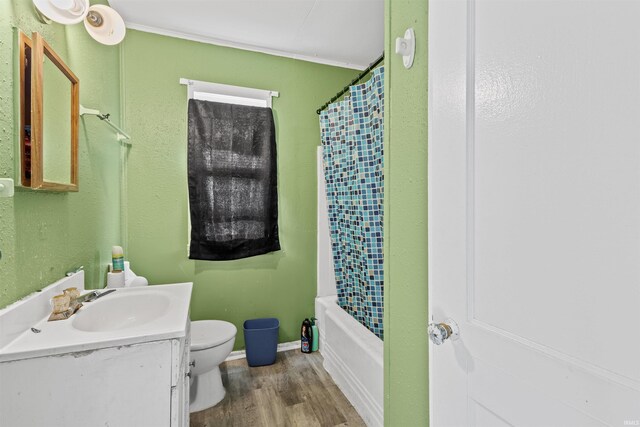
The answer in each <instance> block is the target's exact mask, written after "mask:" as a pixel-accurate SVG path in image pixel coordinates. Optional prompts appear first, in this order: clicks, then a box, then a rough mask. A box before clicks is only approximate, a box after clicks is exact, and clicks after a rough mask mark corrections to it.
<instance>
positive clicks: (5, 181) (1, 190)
mask: <svg viewBox="0 0 640 427" xmlns="http://www.w3.org/2000/svg"><path fill="white" fill-rule="evenodd" d="M0 197H13V179H11V178H0Z"/></svg>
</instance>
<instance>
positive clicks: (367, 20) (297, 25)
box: [109, 0, 384, 69]
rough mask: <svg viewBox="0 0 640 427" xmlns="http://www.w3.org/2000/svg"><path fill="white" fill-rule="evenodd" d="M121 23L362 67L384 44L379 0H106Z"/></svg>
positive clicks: (134, 27) (224, 44)
mask: <svg viewBox="0 0 640 427" xmlns="http://www.w3.org/2000/svg"><path fill="white" fill-rule="evenodd" d="M109 3H110V5H111V6H112V7H113V8H114V9H116V10H117V11H118V12H119V13H120V14H121V15H122V17H123V18H124V20H125V22H126V24H127V28H132V29H136V30H142V31H147V32H152V33H159V34H165V35H169V36H174V37H179V38H185V39H189V40H196V41H201V42H205V43H212V44H217V45H222V46H231V47H236V48H240V49H247V50H252V51H259V52H266V53H271V54H274V55H280V56H286V57H291V58H297V59H301V60H306V61H312V62H320V63H325V64H331V65H338V66H343V67H349V68H356V69H363V68H365V67H367V66H368V65H369V64H370V63H371V62H373V61H374V60H375V59H376V58H378V57H379V56H380V55H381V54H382V51H383V45H384V0H200V1H194V0H110V1H109Z"/></svg>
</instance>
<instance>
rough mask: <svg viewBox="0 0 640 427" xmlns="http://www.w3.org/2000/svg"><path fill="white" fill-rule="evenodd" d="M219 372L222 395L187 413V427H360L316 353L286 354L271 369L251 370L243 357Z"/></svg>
mask: <svg viewBox="0 0 640 427" xmlns="http://www.w3.org/2000/svg"><path fill="white" fill-rule="evenodd" d="M220 371H221V372H222V382H223V383H224V386H225V388H226V389H227V395H226V396H225V398H224V400H223V401H222V402H220V403H218V404H217V405H216V406H214V407H213V408H209V409H206V410H204V411H200V412H196V413H193V414H191V427H214V426H215V427H219V426H220V427H222V426H225V427H226V426H229V427H231V426H238V427H254V426H255V427H272V426H274V427H279V426H305V427H306V426H322V427H330V426H331V427H334V426H341V427H346V426H350V427H351V426H362V427H364V426H365V424H364V422H363V421H362V419H361V418H360V416H359V415H358V413H357V412H356V410H355V409H354V408H353V406H351V404H350V403H349V401H348V400H347V398H346V397H344V395H343V394H342V392H341V391H340V389H338V386H336V384H335V383H334V382H333V380H332V379H331V377H330V376H329V374H328V373H327V372H326V371H325V370H324V368H323V367H322V356H321V355H320V353H318V352H315V353H312V354H303V353H301V352H300V351H299V350H291V351H285V352H282V353H278V358H277V360H276V363H275V364H274V365H271V366H261V367H256V368H250V367H249V366H248V365H247V361H246V359H239V360H233V361H230V362H225V363H223V364H222V365H220Z"/></svg>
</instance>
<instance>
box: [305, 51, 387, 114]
mask: <svg viewBox="0 0 640 427" xmlns="http://www.w3.org/2000/svg"><path fill="white" fill-rule="evenodd" d="M383 60H384V53H383V54H382V55H380V57H379V58H378V59H376V60H375V61H373V62H372V63H371V64H369V66H368V67H367V68H366V69H365V70H364V71H362V72H361V73H360V74H358V77H356V78H355V79H353V80H352V81H351V83H349V84H348V85H347V86H345V87H344V89H342V90H341V91H340V92H338V93H337V94H336V96H334V97H333V98H331V99H330V100H329V101H327V103H326V104H324V105H323V106H322V107H320V108H318V109H317V110H316V113H318V115H320V113H321V112H322V110H324V109H325V108H327V107H328V106H329V104H331V103H333V102H334V101H336V100H337V99H338V98H340V97H341V96H342V95H344V94H345V93H347V92H348V91H349V86H353V85H354V84H356V83H358V82H359V81H360V80H362V78H363V77H364V76H366V75H367V74H369V72H370V71H371V70H373V69H374V68H375V67H377V66H378V64H380V63H381V62H382V61H383Z"/></svg>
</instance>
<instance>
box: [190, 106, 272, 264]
mask: <svg viewBox="0 0 640 427" xmlns="http://www.w3.org/2000/svg"><path fill="white" fill-rule="evenodd" d="M188 169H189V173H188V175H189V205H190V208H191V243H190V249H189V258H190V259H199V260H232V259H239V258H247V257H251V256H255V255H260V254H265V253H267V252H272V251H277V250H280V241H279V238H278V192H277V165H276V135H275V125H274V121H273V112H272V111H271V108H262V107H250V106H245V105H234V104H224V103H219V102H209V101H201V100H196V99H190V100H189V154H188Z"/></svg>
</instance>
